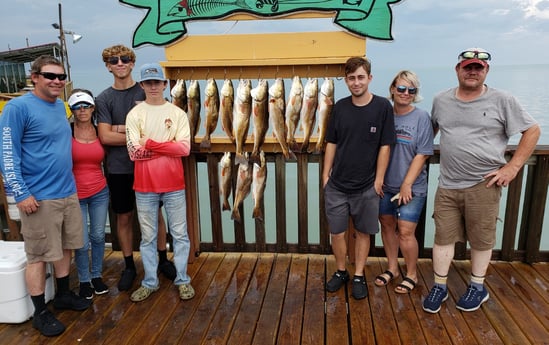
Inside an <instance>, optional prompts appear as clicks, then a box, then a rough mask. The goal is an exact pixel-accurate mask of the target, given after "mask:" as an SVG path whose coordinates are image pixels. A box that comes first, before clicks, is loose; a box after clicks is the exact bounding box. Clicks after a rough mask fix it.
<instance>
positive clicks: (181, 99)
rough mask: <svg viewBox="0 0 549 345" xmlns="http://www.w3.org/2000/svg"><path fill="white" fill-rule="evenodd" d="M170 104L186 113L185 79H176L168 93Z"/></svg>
mask: <svg viewBox="0 0 549 345" xmlns="http://www.w3.org/2000/svg"><path fill="white" fill-rule="evenodd" d="M170 95H171V96H172V103H173V104H174V105H176V106H178V107H179V108H181V109H183V111H184V112H187V87H186V86H185V79H177V81H176V82H175V86H174V87H173V88H172V90H171V91H170Z"/></svg>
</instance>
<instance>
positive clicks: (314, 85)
mask: <svg viewBox="0 0 549 345" xmlns="http://www.w3.org/2000/svg"><path fill="white" fill-rule="evenodd" d="M317 105H318V79H316V78H309V79H308V80H307V84H305V90H304V91H303V105H302V106H301V114H300V117H301V128H303V144H302V145H301V152H307V151H308V150H309V139H310V138H311V134H312V133H313V128H314V127H315V121H316V108H317Z"/></svg>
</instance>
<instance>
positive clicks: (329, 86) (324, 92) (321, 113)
mask: <svg viewBox="0 0 549 345" xmlns="http://www.w3.org/2000/svg"><path fill="white" fill-rule="evenodd" d="M333 107H334V80H333V79H331V78H324V82H323V83H322V85H321V86H320V94H319V96H318V140H317V142H316V147H315V150H314V153H315V154H320V153H321V152H322V151H323V150H324V139H325V138H326V129H327V128H328V123H329V122H330V116H331V115H332V108H333Z"/></svg>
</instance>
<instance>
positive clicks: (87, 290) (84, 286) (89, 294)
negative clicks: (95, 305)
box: [78, 282, 93, 299]
mask: <svg viewBox="0 0 549 345" xmlns="http://www.w3.org/2000/svg"><path fill="white" fill-rule="evenodd" d="M78 294H79V295H80V297H84V298H85V299H92V298H93V289H92V287H91V284H90V283H89V282H85V283H80V291H79V292H78Z"/></svg>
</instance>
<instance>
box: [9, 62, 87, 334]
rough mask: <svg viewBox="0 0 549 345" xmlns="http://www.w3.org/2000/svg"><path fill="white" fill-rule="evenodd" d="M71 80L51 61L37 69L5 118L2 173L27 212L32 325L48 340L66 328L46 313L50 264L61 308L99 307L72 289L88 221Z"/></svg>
mask: <svg viewBox="0 0 549 345" xmlns="http://www.w3.org/2000/svg"><path fill="white" fill-rule="evenodd" d="M66 78H67V75H66V74H65V70H64V67H63V64H62V63H61V62H59V61H58V60H57V59H55V58H54V57H51V56H47V55H43V56H40V57H39V58H37V59H36V60H35V61H34V63H33V64H32V66H31V80H32V83H33V84H34V90H33V91H32V92H30V93H27V94H25V95H23V96H21V97H18V98H15V99H13V100H11V101H9V102H8V103H7V104H6V106H5V107H4V111H3V114H2V117H0V128H2V145H1V146H0V156H1V157H2V159H1V161H0V162H1V169H2V174H3V177H4V180H5V183H6V187H7V188H8V189H9V190H10V191H11V192H13V194H14V197H15V201H16V202H17V208H18V209H19V212H20V214H21V234H22V235H23V239H24V241H25V252H26V256H27V267H26V271H25V281H26V284H27V289H28V291H29V295H30V297H31V300H32V303H33V305H34V317H33V320H32V325H33V326H34V327H35V328H36V329H38V330H39V331H40V332H41V333H42V334H43V335H45V336H55V335H59V334H61V333H63V331H64V330H65V326H64V325H63V324H62V323H61V322H60V321H59V320H57V319H56V318H55V316H54V315H53V314H52V313H51V312H50V311H49V310H48V309H47V308H46V301H45V289H46V263H48V262H50V263H53V266H54V268H55V277H56V286H57V292H56V294H55V299H54V302H53V305H54V307H55V308H56V309H73V310H84V309H87V308H88V307H89V306H90V304H91V301H90V300H86V299H85V298H82V297H80V296H78V295H76V294H75V293H74V292H72V291H71V290H70V289H69V271H70V265H71V256H72V250H73V249H79V248H81V247H82V246H83V240H82V215H81V211H80V203H79V201H78V196H77V194H76V184H75V182H74V177H73V174H72V158H71V129H70V127H69V123H68V121H67V118H66V110H65V105H64V104H63V102H62V101H61V100H60V99H58V97H59V95H60V94H61V93H62V92H63V90H64V88H65V79H66Z"/></svg>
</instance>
